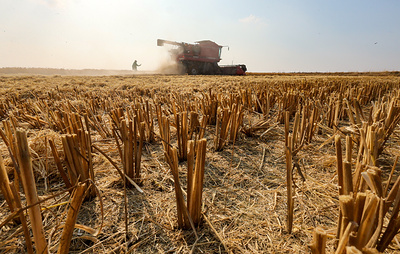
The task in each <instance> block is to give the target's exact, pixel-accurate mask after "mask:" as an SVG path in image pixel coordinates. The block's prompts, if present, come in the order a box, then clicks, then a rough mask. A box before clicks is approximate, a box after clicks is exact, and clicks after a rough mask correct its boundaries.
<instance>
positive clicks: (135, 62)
mask: <svg viewBox="0 0 400 254" xmlns="http://www.w3.org/2000/svg"><path fill="white" fill-rule="evenodd" d="M139 66H141V64H138V63H137V61H136V60H135V61H134V62H133V64H132V70H134V71H137V67H139Z"/></svg>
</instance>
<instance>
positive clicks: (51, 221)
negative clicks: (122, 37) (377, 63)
mask: <svg viewBox="0 0 400 254" xmlns="http://www.w3.org/2000/svg"><path fill="white" fill-rule="evenodd" d="M0 98H1V100H0V118H1V120H2V121H3V123H2V124H1V127H0V129H1V133H2V136H1V138H0V156H1V157H2V159H3V162H1V164H2V165H3V166H2V168H3V169H4V172H6V173H5V174H2V175H0V177H2V179H0V183H1V184H3V185H5V184H9V183H11V182H13V184H14V185H16V188H15V191H14V192H11V193H12V194H4V193H5V192H7V190H6V189H5V188H2V189H1V191H2V192H1V193H0V226H1V227H0V253H26V252H28V249H27V242H28V241H32V246H33V249H35V248H37V245H38V240H35V239H38V238H36V237H37V236H35V235H34V234H36V233H34V232H33V231H35V230H33V228H34V227H36V226H32V224H33V223H32V222H31V220H32V217H31V213H32V212H31V210H30V209H33V208H34V207H38V208H40V210H38V211H41V212H40V214H39V217H40V216H41V220H40V222H39V224H41V225H39V226H37V227H40V228H41V230H38V231H42V232H43V237H44V239H45V240H44V241H43V244H45V247H44V248H45V249H46V251H48V252H51V253H56V252H59V253H61V252H60V249H61V248H62V246H65V245H64V244H65V243H64V242H63V240H62V239H63V238H64V237H65V235H64V232H65V231H66V230H65V229H66V228H69V227H71V229H70V230H71V234H72V235H71V236H70V237H71V238H70V240H69V241H68V242H69V245H68V249H69V253H310V252H311V251H313V252H314V253H319V252H318V250H316V249H318V248H319V247H317V245H318V244H322V245H323V247H321V248H323V249H324V250H326V252H327V253H334V252H335V250H336V249H337V248H338V246H339V248H343V250H342V251H341V252H340V253H346V252H345V251H347V253H353V252H351V251H354V250H355V249H358V250H360V251H361V250H363V251H364V253H377V252H374V251H377V250H381V251H383V252H385V253H397V252H399V251H400V244H399V242H398V240H397V239H398V236H397V235H396V234H397V231H398V229H399V228H400V219H398V217H397V216H398V212H399V206H400V194H399V195H398V194H397V193H400V192H399V191H398V189H399V187H400V186H399V185H400V181H399V182H397V179H398V176H399V170H400V165H398V164H397V159H398V156H399V155H400V150H399V148H400V129H399V122H400V76H399V74H398V73H391V72H387V73H330V74H323V73H309V74H304V73H303V74H302V73H295V74H284V73H280V74H274V73H269V74H265V73H250V74H249V75H247V76H243V77H235V76H187V75H155V74H154V75H151V74H148V75H118V76H60V75H52V76H50V75H48V76H44V75H30V74H29V75H28V74H25V75H15V74H12V75H11V74H2V76H0ZM184 118H185V119H186V118H187V122H184V120H182V119H184ZM163 119H164V120H163ZM161 122H162V123H161ZM185 124H186V125H187V129H185V128H184V127H185V126H186V125H185ZM181 127H182V129H180V128H181ZM166 129H168V132H167V134H165V132H164V131H165V130H166ZM178 130H179V131H178ZM132 133H133V134H132ZM21 135H22V136H23V135H26V137H27V144H28V150H29V158H25V157H24V156H23V153H22V145H21V143H19V142H22V141H21V140H23V138H22V139H21V138H19V137H20V136H21ZM165 135H167V136H165ZM204 139H205V141H204V142H206V147H205V160H204V162H198V164H197V161H196V163H195V166H194V172H195V173H197V172H199V171H198V170H199V168H200V167H201V164H202V163H203V165H202V167H204V178H203V176H202V178H201V179H203V180H202V184H200V185H201V186H202V188H200V193H201V194H200V202H199V203H198V204H199V209H200V211H199V214H198V215H199V216H200V217H199V218H200V221H199V222H198V223H196V222H195V223H194V224H195V225H194V226H193V225H192V224H190V225H189V224H187V225H189V226H186V227H185V226H182V225H181V223H180V222H179V220H180V219H179V216H180V215H179V210H180V209H181V210H182V211H181V212H182V214H183V216H185V215H188V214H189V215H191V216H194V214H193V213H192V212H191V206H190V205H189V204H188V207H186V206H185V205H183V206H182V204H184V203H185V202H187V199H188V197H189V196H190V193H191V190H190V189H191V188H188V187H187V186H190V184H189V183H188V182H189V180H188V179H191V178H190V173H188V172H190V171H189V170H190V169H189V168H190V166H188V165H189V162H188V161H189V160H190V159H188V158H185V156H184V155H185V154H186V153H188V154H190V151H191V150H190V148H188V147H189V143H191V142H189V140H194V141H193V142H192V143H193V144H195V145H197V144H200V143H201V142H200V141H201V140H204ZM68 142H70V143H68ZM71 142H72V143H71ZM51 143H52V144H53V145H54V147H52V145H51ZM187 145H188V147H186V146H187ZM68 149H69V150H68ZM129 149H130V150H129ZM171 149H172V150H174V149H176V151H177V152H178V157H179V159H178V160H172V159H171V156H172V155H171ZM193 149H194V150H193V151H194V153H196V152H197V151H199V150H200V148H199V147H198V146H194V148H193ZM188 151H189V152H188ZM55 153H57V154H58V156H59V159H58V160H57V158H56V157H57V156H55ZM69 153H71V154H73V153H75V155H74V156H72V157H71V155H69ZM180 156H182V157H180ZM188 156H189V155H188ZM178 157H177V158H178ZM199 157H200V155H199V153H197V155H196V156H195V157H194V158H195V159H196V160H197V158H199ZM28 160H29V163H27V166H26V168H27V169H31V170H32V172H33V176H34V179H33V180H34V183H35V185H36V191H37V193H36V194H34V195H33V196H37V201H36V203H35V202H34V203H33V204H30V203H29V202H28V200H29V199H30V195H31V194H27V193H26V192H27V191H28V190H27V187H28V186H26V185H29V184H26V183H25V181H26V180H22V181H21V178H23V177H24V176H21V174H22V173H23V172H19V169H21V170H22V169H23V168H24V167H25V166H24V165H23V164H24V161H28ZM78 161H79V162H78ZM74 163H76V164H74ZM174 163H176V164H174ZM74 165H75V166H74ZM129 165H130V166H129ZM174 165H175V166H176V167H177V172H178V173H177V175H175V173H174V172H175V171H174V169H173V167H174ZM129 167H134V169H133V168H132V170H133V171H132V172H136V173H137V174H136V173H134V174H133V176H132V177H131V178H132V179H133V181H134V182H135V183H131V182H130V181H129V180H125V181H124V180H123V179H122V178H124V177H125V176H124V175H128V171H129V170H128V169H129ZM80 168H85V169H87V170H88V172H89V173H88V176H86V178H85V176H84V175H85V174H86V173H82V174H80V173H79V172H80V171H79V170H80ZM196 169H197V170H196ZM135 170H136V171H135ZM137 170H139V171H137ZM349 170H350V171H349ZM22 171H23V170H22ZM62 172H64V174H65V175H64V177H65V176H66V178H67V179H65V178H63V176H62ZM74 172H75V173H74ZM349 172H350V173H349ZM74 174H75V176H74ZM91 174H92V175H91ZM139 175H140V176H139ZM5 176H7V178H8V179H7V182H6V180H4V179H5ZM83 180H84V181H83ZM18 182H19V184H18ZM82 182H85V183H86V184H87V186H86V187H85V188H86V189H85V195H86V196H84V197H83V196H82V194H81V195H80V196H82V200H80V201H77V203H79V204H80V202H81V205H78V206H77V207H78V208H77V209H76V214H75V216H76V218H73V217H71V216H72V215H71V214H72V212H71V211H72V210H73V209H71V207H72V205H73V204H74V201H75V200H74V199H73V196H74V195H73V194H74V193H77V192H76V191H75V190H77V189H78V188H79V187H78V186H80V185H81V184H82ZM66 183H69V184H70V186H71V187H70V188H68V187H67V184H66ZM178 183H179V184H178ZM13 184H12V185H13ZM89 184H90V187H88V185H89ZM177 184H178V185H177ZM135 186H136V187H135ZM12 188H13V187H11V189H12ZM177 188H178V189H179V190H182V191H181V194H179V193H178V192H179V191H177ZM8 191H9V190H8ZM31 191H32V189H31ZM7 195H10V197H13V198H10V199H19V198H20V201H21V202H20V206H18V204H17V203H18V202H15V201H12V200H11V201H10V200H7V198H6V196H7ZM179 195H182V197H183V201H182V203H179V202H180V201H178V199H177V197H178V196H179ZM75 196H76V195H75ZM78 196H79V195H78ZM18 197H19V198H18ZM339 197H340V198H339ZM77 200H78V199H77ZM345 200H350V201H345ZM359 200H363V202H362V201H359ZM30 202H32V201H30ZM188 203H189V202H188ZM10 204H11V205H10ZM178 206H180V208H179V207H178ZM349 207H350V208H349ZM189 208H190V209H189ZM187 209H188V210H187ZM177 211H178V213H177ZM24 218H25V219H26V223H27V225H26V227H25V226H23V224H24V223H23V222H22V223H21V220H22V221H24ZM74 219H75V221H74ZM67 220H68V221H67ZM70 220H72V222H70ZM353 222H354V223H353ZM71 225H72V226H71ZM338 225H339V230H338ZM348 225H349V227H348V230H347V231H346V229H347V226H348ZM388 225H389V226H388ZM74 227H75V229H74ZM316 228H318V230H317V231H318V232H322V236H321V239H323V241H322V243H321V242H319V243H315V242H314V241H315V238H316V237H315V235H314V234H315V233H314V232H315V229H316ZM389 228H390V229H391V230H392V229H396V230H395V232H389V230H388V229H389ZM26 229H28V232H26ZM39 233H40V232H39ZM65 234H66V233H65ZM28 235H29V237H27V236H28ZM27 238H30V239H31V240H28V239H27ZM388 239H389V240H390V241H389V242H387V241H388ZM310 246H311V247H310ZM351 246H352V247H351ZM354 253H356V252H354Z"/></svg>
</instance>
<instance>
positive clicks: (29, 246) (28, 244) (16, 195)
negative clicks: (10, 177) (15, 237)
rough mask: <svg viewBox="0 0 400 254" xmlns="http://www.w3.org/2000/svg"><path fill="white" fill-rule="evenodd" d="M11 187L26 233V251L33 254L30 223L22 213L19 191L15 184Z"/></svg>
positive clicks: (11, 184)
mask: <svg viewBox="0 0 400 254" xmlns="http://www.w3.org/2000/svg"><path fill="white" fill-rule="evenodd" d="M9 186H10V189H11V191H12V193H13V197H14V202H15V204H16V208H17V209H18V210H19V220H20V222H21V225H22V229H23V231H24V236H25V244H26V250H27V252H28V253H29V254H33V253H34V252H33V245H32V239H31V235H30V232H29V228H28V223H27V222H26V218H25V213H24V211H22V204H21V198H20V196H19V193H18V192H17V189H16V188H15V185H14V183H10V184H9Z"/></svg>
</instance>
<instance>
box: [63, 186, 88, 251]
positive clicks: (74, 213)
mask: <svg viewBox="0 0 400 254" xmlns="http://www.w3.org/2000/svg"><path fill="white" fill-rule="evenodd" d="M85 185H86V183H78V184H77V186H76V188H75V190H74V192H73V193H72V197H71V202H70V208H69V209H68V213H67V219H66V221H65V226H64V229H63V232H62V234H61V238H60V244H59V247H58V251H57V253H58V254H67V253H69V248H70V244H71V238H72V233H73V231H74V228H75V223H76V219H77V217H78V213H79V210H80V207H81V205H82V202H83V199H84V197H85V196H84V193H85V190H86V186H85Z"/></svg>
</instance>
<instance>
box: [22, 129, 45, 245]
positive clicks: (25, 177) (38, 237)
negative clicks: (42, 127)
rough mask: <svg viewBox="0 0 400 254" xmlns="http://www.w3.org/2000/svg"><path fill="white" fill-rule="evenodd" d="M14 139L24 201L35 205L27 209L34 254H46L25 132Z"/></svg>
mask: <svg viewBox="0 0 400 254" xmlns="http://www.w3.org/2000/svg"><path fill="white" fill-rule="evenodd" d="M16 137H17V146H18V163H19V167H20V170H21V178H22V179H21V180H22V185H23V187H24V192H25V196H26V201H27V203H28V205H32V204H37V205H34V206H32V207H31V208H29V209H28V214H29V218H30V220H31V225H32V232H33V238H34V239H35V248H36V252H37V253H48V246H47V242H46V238H45V235H44V230H43V224H42V214H41V211H40V205H39V204H38V202H39V198H38V195H37V192H36V183H35V178H34V175H33V169H32V159H31V155H30V151H29V145H28V140H27V135H26V132H25V131H19V130H17V132H16Z"/></svg>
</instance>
